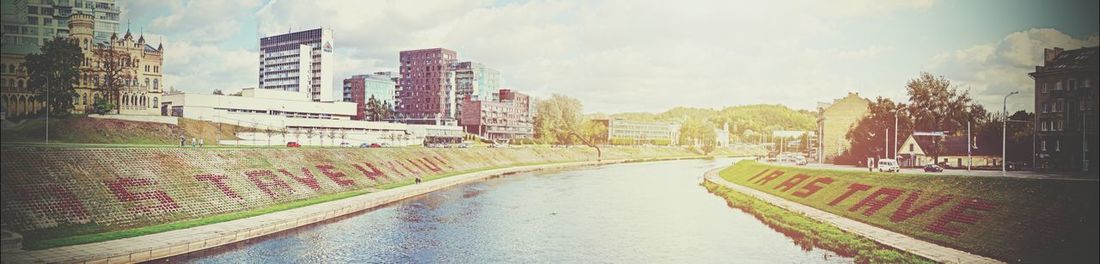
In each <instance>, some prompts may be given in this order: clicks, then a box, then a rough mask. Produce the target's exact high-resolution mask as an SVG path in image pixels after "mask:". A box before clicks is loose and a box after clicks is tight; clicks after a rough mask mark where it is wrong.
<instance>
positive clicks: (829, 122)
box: [817, 92, 871, 162]
mask: <svg viewBox="0 0 1100 264" xmlns="http://www.w3.org/2000/svg"><path fill="white" fill-rule="evenodd" d="M870 104H871V101H870V100H867V99H865V98H863V97H859V93H852V92H849V93H848V95H847V96H845V97H843V98H840V99H836V100H833V102H832V103H818V115H817V130H818V131H820V134H821V136H820V137H819V138H820V140H819V141H818V148H819V149H821V151H820V152H818V157H817V158H818V160H819V161H825V162H832V161H833V159H834V158H836V157H837V156H840V155H841V154H843V153H844V151H846V150H848V148H849V147H851V142H849V141H848V139H847V138H846V135H847V134H848V131H849V130H851V129H852V128H853V126H854V125H855V124H856V122H859V119H860V118H863V116H864V115H866V114H867V106H868V105H870Z"/></svg>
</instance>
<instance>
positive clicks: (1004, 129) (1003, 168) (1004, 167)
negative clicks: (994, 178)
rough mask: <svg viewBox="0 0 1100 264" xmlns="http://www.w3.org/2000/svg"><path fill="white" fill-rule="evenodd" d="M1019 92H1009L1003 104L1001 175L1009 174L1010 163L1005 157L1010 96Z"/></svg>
mask: <svg viewBox="0 0 1100 264" xmlns="http://www.w3.org/2000/svg"><path fill="white" fill-rule="evenodd" d="M1018 93H1020V92H1019V91H1015V92H1011V93H1008V95H1005V99H1004V102H1002V104H1001V114H1002V115H1003V116H1001V118H1003V119H1001V120H1002V121H1001V176H1006V175H1008V165H1007V162H1006V161H1008V160H1006V159H1005V157H1007V155H1006V153H1005V151H1007V150H1008V144H1007V142H1008V97H1009V96H1012V95H1014V94H1018Z"/></svg>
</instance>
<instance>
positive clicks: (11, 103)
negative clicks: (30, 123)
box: [0, 13, 164, 117]
mask: <svg viewBox="0 0 1100 264" xmlns="http://www.w3.org/2000/svg"><path fill="white" fill-rule="evenodd" d="M68 21H69V30H68V31H67V32H68V39H69V40H71V41H74V42H76V43H77V45H78V46H80V50H81V52H82V53H83V55H84V61H83V63H82V64H81V66H80V76H79V77H78V78H77V82H76V83H75V84H74V90H75V92H76V96H75V97H74V98H73V112H74V113H90V112H92V109H93V108H94V104H95V101H96V100H97V99H106V100H108V101H111V102H113V103H114V104H115V105H116V107H117V108H118V109H119V112H120V113H122V114H134V115H159V114H160V113H161V109H160V101H161V96H162V93H163V92H164V75H163V74H162V70H163V68H162V66H163V64H164V60H163V58H164V57H163V52H164V46H163V45H160V44H158V45H157V47H155V48H154V47H153V46H152V45H150V44H149V43H148V42H146V40H145V37H144V36H137V37H136V38H135V37H134V36H133V34H131V32H130V31H126V34H125V35H123V36H122V37H119V36H118V35H117V34H113V35H111V36H109V37H108V40H107V41H105V42H99V41H98V40H97V38H96V37H95V32H96V29H97V27H96V26H95V23H96V20H95V18H94V17H92V15H90V14H84V13H79V14H74V15H72V16H70V17H69V20H68ZM97 50H98V51H100V52H104V53H105V51H110V52H111V53H114V54H118V55H117V56H118V58H125V59H124V61H125V63H123V65H125V69H124V70H123V71H122V72H120V74H119V76H120V77H123V78H127V79H128V80H125V81H123V86H122V87H120V89H119V93H118V94H117V98H115V95H114V94H110V93H108V92H107V91H106V90H105V89H104V88H103V87H102V85H103V83H104V80H105V77H104V73H103V71H102V69H101V66H100V65H101V64H100V63H101V61H102V60H103V59H104V58H99V57H98V56H99V55H97ZM24 56H25V55H22V54H15V53H4V54H3V62H2V63H0V67H2V68H5V70H4V71H3V78H2V79H3V80H2V81H0V84H3V86H4V88H3V89H2V90H0V91H2V92H0V97H2V98H3V104H4V105H3V106H4V109H5V115H6V117H16V116H29V115H33V114H36V113H38V112H39V111H42V110H43V109H44V105H45V104H43V103H42V102H36V101H35V100H34V99H33V95H34V92H33V90H32V87H28V86H27V81H28V77H27V72H26V69H25V68H24V67H23V66H22V63H23V61H24Z"/></svg>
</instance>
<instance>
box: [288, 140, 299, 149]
mask: <svg viewBox="0 0 1100 264" xmlns="http://www.w3.org/2000/svg"><path fill="white" fill-rule="evenodd" d="M286 147H288V148H300V147H302V144H298V142H294V141H291V142H287V143H286Z"/></svg>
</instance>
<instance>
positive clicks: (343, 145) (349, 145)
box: [340, 142, 351, 148]
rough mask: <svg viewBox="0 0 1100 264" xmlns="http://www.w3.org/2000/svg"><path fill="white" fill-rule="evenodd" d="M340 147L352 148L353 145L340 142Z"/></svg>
mask: <svg viewBox="0 0 1100 264" xmlns="http://www.w3.org/2000/svg"><path fill="white" fill-rule="evenodd" d="M340 147H345V148H350V147H351V143H347V142H340Z"/></svg>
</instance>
